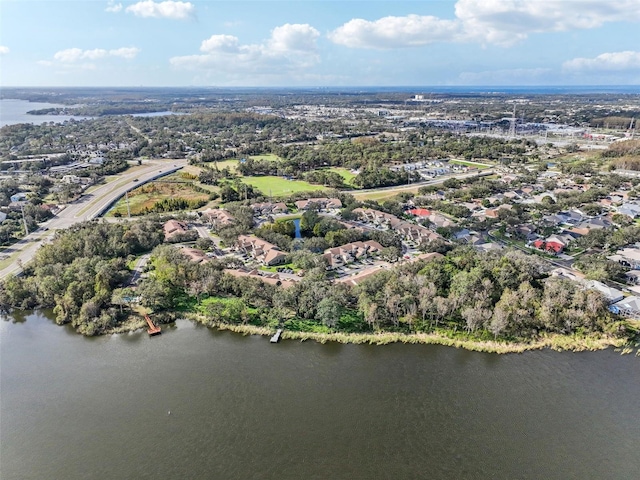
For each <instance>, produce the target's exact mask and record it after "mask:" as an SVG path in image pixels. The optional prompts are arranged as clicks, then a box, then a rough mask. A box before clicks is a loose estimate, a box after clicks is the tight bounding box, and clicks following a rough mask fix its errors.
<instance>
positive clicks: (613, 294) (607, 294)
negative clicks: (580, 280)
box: [584, 280, 624, 303]
mask: <svg viewBox="0 0 640 480" xmlns="http://www.w3.org/2000/svg"><path fill="white" fill-rule="evenodd" d="M584 285H585V287H586V288H589V289H591V290H597V291H598V292H600V293H601V294H602V295H603V296H604V298H606V299H607V302H608V303H616V302H619V301H620V300H622V299H623V298H624V294H623V293H622V291H621V290H618V289H617V288H612V287H609V286H607V285H605V284H604V283H602V282H597V281H595V280H590V281H588V282H585V284H584Z"/></svg>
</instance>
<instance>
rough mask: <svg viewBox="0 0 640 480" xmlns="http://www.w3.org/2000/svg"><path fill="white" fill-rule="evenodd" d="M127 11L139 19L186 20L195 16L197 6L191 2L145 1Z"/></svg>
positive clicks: (130, 6)
mask: <svg viewBox="0 0 640 480" xmlns="http://www.w3.org/2000/svg"><path fill="white" fill-rule="evenodd" d="M125 11H126V12H129V13H133V14H134V15H136V16H138V17H147V18H149V17H151V18H169V19H172V20H186V19H189V18H192V17H193V16H194V15H195V6H194V5H193V4H192V3H191V2H174V1H172V0H167V1H165V2H158V3H156V2H154V1H153V0H145V1H142V2H138V3H134V4H133V5H129V6H128V7H127V8H126V10H125Z"/></svg>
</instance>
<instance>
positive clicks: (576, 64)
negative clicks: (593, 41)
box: [562, 50, 640, 72]
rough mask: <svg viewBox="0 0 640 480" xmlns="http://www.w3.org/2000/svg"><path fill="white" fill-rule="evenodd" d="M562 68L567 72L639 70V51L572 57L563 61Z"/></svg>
mask: <svg viewBox="0 0 640 480" xmlns="http://www.w3.org/2000/svg"><path fill="white" fill-rule="evenodd" d="M562 68H563V69H564V70H565V71H569V72H585V71H588V72H594V71H596V72H625V71H640V52H634V51H631V50H627V51H624V52H611V53H602V54H600V55H598V56H597V57H595V58H574V59H572V60H568V61H566V62H564V64H563V65H562Z"/></svg>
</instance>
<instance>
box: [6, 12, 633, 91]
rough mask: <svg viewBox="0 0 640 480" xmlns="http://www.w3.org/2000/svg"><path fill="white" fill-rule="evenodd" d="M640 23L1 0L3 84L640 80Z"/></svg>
mask: <svg viewBox="0 0 640 480" xmlns="http://www.w3.org/2000/svg"><path fill="white" fill-rule="evenodd" d="M639 27H640V0H597V1H594V0H423V1H411V2H402V1H395V2H390V1H376V0H366V1H364V0H363V1H360V0H351V1H349V0H342V1H338V2H336V1H329V0H297V1H274V0H254V1H242V0H236V1H228V0H227V1H217V0H210V1H198V0H193V1H190V2H183V1H161V0H143V1H135V0H134V1H126V0H115V1H105V0H102V1H97V0H81V1H77V0H41V1H33V0H0V85H2V86H200V85H202V86H418V85H640V33H638V28H639Z"/></svg>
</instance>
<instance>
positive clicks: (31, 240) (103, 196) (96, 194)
mask: <svg viewBox="0 0 640 480" xmlns="http://www.w3.org/2000/svg"><path fill="white" fill-rule="evenodd" d="M187 163H188V160H150V161H148V163H147V164H146V165H144V166H143V167H142V168H140V169H136V170H135V171H133V172H129V173H126V172H125V173H124V174H122V175H120V176H119V177H118V178H117V179H115V180H113V181H111V182H109V183H106V184H104V185H100V186H98V187H97V188H95V189H93V190H91V191H90V192H89V193H88V194H85V195H83V196H82V197H80V199H79V200H77V201H75V202H74V203H71V204H69V205H67V206H66V207H65V208H64V209H63V210H62V211H61V212H60V213H58V215H57V216H56V217H54V218H53V219H51V220H49V221H48V222H46V223H45V224H44V225H43V227H42V228H40V229H38V230H36V231H35V232H34V233H32V234H30V235H28V236H27V237H25V238H23V239H22V240H20V241H19V242H17V243H15V244H14V245H12V246H11V248H9V249H7V250H5V251H4V253H5V254H7V255H9V256H10V259H11V264H10V265H9V266H8V267H6V268H4V269H2V270H0V280H2V279H4V278H6V277H7V276H9V275H15V274H18V273H20V272H21V271H22V265H25V264H26V263H28V262H29V261H31V259H32V258H33V256H34V255H35V253H36V250H37V249H38V248H39V247H40V245H41V244H42V242H43V241H45V240H46V239H47V238H49V237H50V236H52V235H53V233H54V231H55V230H59V229H65V228H69V227H70V226H71V225H74V224H76V223H79V222H83V221H85V220H91V219H92V218H96V217H99V216H100V215H101V214H102V213H104V211H105V210H106V209H107V208H108V207H109V206H110V205H111V204H112V203H113V202H115V201H116V200H117V199H118V198H120V197H121V196H122V195H124V193H125V192H126V191H129V190H132V189H134V188H136V187H137V186H139V185H141V184H143V183H145V182H148V181H150V180H153V179H155V178H158V177H162V176H164V175H167V174H168V173H172V172H175V171H176V170H179V169H181V168H182V167H184V166H185V165H187ZM44 229H46V230H44Z"/></svg>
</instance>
